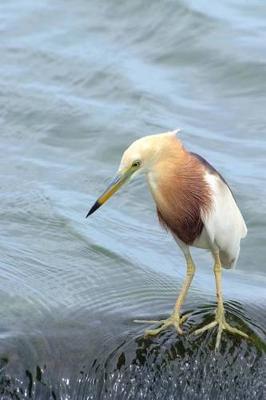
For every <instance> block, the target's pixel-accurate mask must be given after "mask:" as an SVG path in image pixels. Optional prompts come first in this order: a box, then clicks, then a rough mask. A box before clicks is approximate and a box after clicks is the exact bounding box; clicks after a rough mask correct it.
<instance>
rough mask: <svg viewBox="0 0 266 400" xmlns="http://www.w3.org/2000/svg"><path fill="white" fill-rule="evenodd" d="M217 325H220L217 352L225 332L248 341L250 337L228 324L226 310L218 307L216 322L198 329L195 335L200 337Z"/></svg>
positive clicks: (216, 345)
mask: <svg viewBox="0 0 266 400" xmlns="http://www.w3.org/2000/svg"><path fill="white" fill-rule="evenodd" d="M216 325H218V333H217V337H216V344H215V350H216V351H217V350H218V349H219V346H220V342H221V336H222V332H223V331H228V332H230V333H232V334H236V335H240V336H242V337H244V338H246V339H248V337H249V336H248V335H247V334H246V333H244V332H242V331H240V330H239V329H237V328H234V327H232V326H231V325H229V324H228V322H226V320H225V315H224V309H223V307H217V309H216V313H215V320H214V321H212V322H210V323H209V324H207V325H205V326H203V327H202V328H199V329H196V330H195V331H194V332H193V334H194V335H198V334H201V333H203V332H205V331H207V330H209V329H212V328H214V327H215V326H216Z"/></svg>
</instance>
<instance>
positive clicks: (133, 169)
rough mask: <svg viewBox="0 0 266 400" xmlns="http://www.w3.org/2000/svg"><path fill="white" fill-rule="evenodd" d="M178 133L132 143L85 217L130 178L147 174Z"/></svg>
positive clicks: (155, 136)
mask: <svg viewBox="0 0 266 400" xmlns="http://www.w3.org/2000/svg"><path fill="white" fill-rule="evenodd" d="M178 131H179V130H175V131H171V132H166V133H161V134H157V135H151V136H145V137H142V138H140V139H138V140H136V141H135V142H133V143H132V144H131V145H130V146H129V147H128V148H127V149H126V150H125V152H124V154H123V156H122V159H121V162H120V165H119V168H118V171H117V174H116V176H115V177H114V178H113V180H112V181H111V183H110V185H109V186H108V187H107V189H106V190H105V191H104V192H103V194H102V195H101V196H100V197H99V198H98V200H97V201H96V202H95V203H94V205H93V206H92V207H91V209H90V210H89V212H88V214H87V217H88V216H89V215H91V214H92V213H94V212H95V211H96V210H97V209H98V208H99V207H100V206H101V205H103V204H104V203H105V202H106V201H107V200H108V199H109V198H110V197H111V196H112V195H113V194H114V193H115V192H117V191H118V189H120V188H121V186H123V185H124V184H125V183H126V182H128V181H129V180H130V178H132V177H133V176H136V175H138V174H140V173H147V172H149V170H150V169H151V168H152V166H153V165H154V163H156V161H157V160H158V158H160V156H161V155H162V153H163V151H164V150H165V147H166V146H167V147H168V148H169V147H170V146H171V141H172V140H173V138H175V137H176V133H177V132H178Z"/></svg>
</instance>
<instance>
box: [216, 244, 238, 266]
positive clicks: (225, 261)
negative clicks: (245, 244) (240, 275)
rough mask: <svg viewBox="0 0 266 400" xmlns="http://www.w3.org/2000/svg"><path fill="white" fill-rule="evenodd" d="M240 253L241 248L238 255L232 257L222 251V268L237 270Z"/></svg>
mask: <svg viewBox="0 0 266 400" xmlns="http://www.w3.org/2000/svg"><path fill="white" fill-rule="evenodd" d="M239 251H240V247H239V249H238V251H237V253H236V254H234V255H233V256H232V254H229V253H228V252H226V251H223V250H220V260H221V264H222V267H223V268H226V269H231V268H235V266H236V263H237V260H238V256H239Z"/></svg>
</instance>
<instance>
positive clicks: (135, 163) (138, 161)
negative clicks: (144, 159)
mask: <svg viewBox="0 0 266 400" xmlns="http://www.w3.org/2000/svg"><path fill="white" fill-rule="evenodd" d="M140 165H141V162H140V160H136V161H133V163H132V167H133V168H139V167H140Z"/></svg>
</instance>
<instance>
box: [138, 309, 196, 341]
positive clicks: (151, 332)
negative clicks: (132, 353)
mask: <svg viewBox="0 0 266 400" xmlns="http://www.w3.org/2000/svg"><path fill="white" fill-rule="evenodd" d="M190 315H191V314H186V315H183V316H182V317H180V316H179V314H177V313H173V314H172V315H171V316H170V317H169V318H167V319H163V320H161V321H155V320H139V319H137V320H134V322H137V323H145V324H146V323H147V324H159V325H160V326H159V327H158V328H155V329H146V330H145V332H144V336H156V335H158V334H159V333H160V332H161V331H163V330H165V329H167V328H168V327H169V326H171V325H173V326H174V327H175V329H176V330H177V332H178V333H179V334H180V335H183V333H184V332H183V330H182V329H181V325H182V324H183V323H184V322H185V321H186V320H187V319H188V318H189V317H190Z"/></svg>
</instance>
